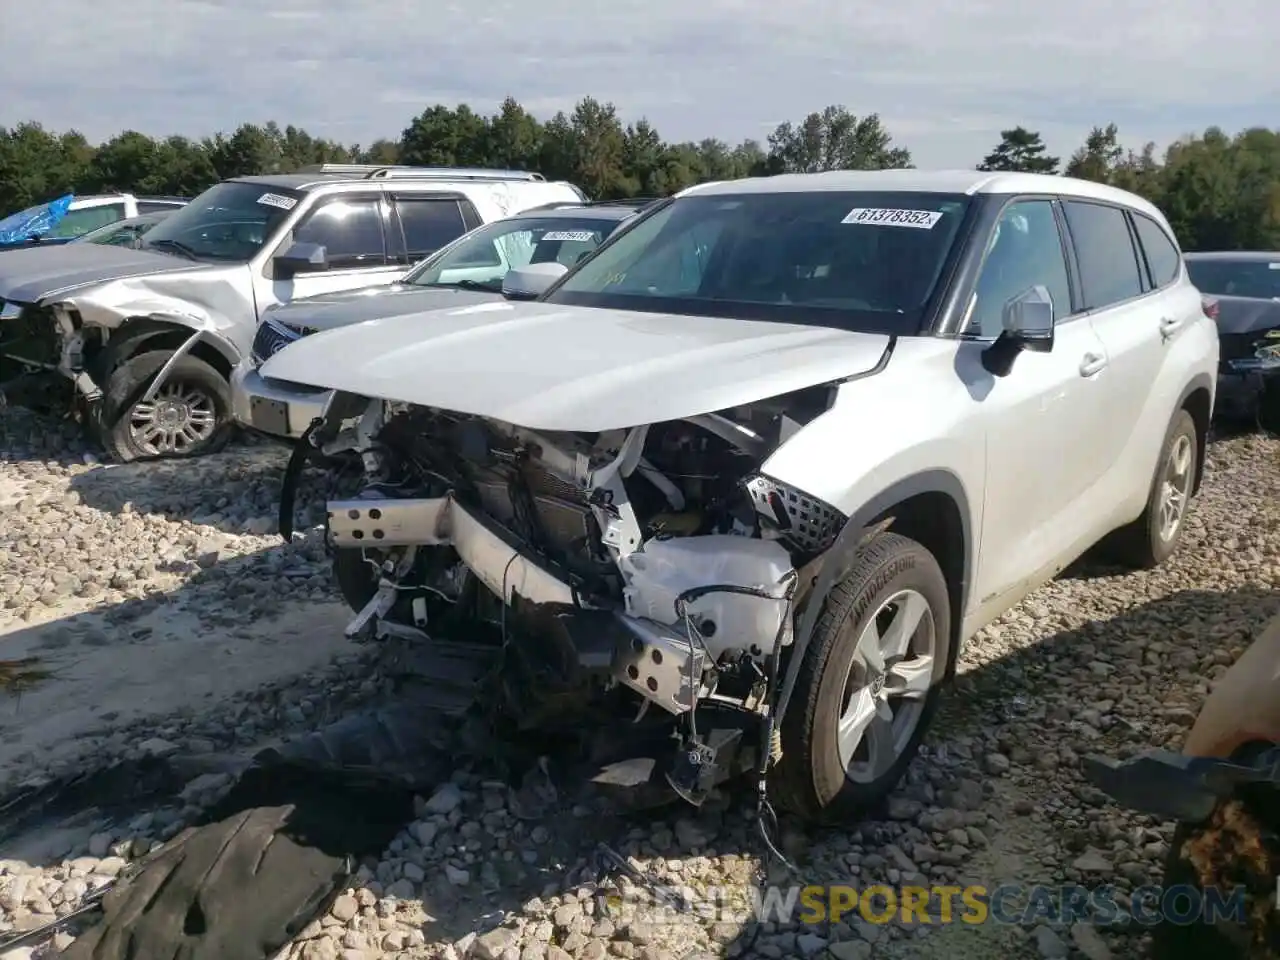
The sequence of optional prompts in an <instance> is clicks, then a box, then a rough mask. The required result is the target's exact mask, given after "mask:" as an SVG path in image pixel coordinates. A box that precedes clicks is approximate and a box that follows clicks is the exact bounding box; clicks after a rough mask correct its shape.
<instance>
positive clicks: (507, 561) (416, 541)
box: [328, 497, 709, 714]
mask: <svg viewBox="0 0 1280 960" xmlns="http://www.w3.org/2000/svg"><path fill="white" fill-rule="evenodd" d="M328 511H329V538H330V542H331V543H332V544H333V545H334V546H336V547H344V548H348V549H359V548H363V547H375V548H382V547H408V546H415V547H421V546H451V547H453V549H454V550H455V551H456V552H457V554H458V557H459V559H461V561H462V562H463V563H464V564H466V566H467V568H468V569H469V570H471V572H472V573H473V574H475V576H476V577H477V578H478V579H479V580H480V582H481V583H483V584H484V585H485V586H486V587H488V588H489V589H490V590H491V591H493V593H494V595H495V596H498V597H501V598H502V599H503V601H504V602H505V603H507V604H510V603H512V601H513V599H514V598H515V597H516V596H517V595H518V596H520V597H521V598H522V599H524V600H526V601H528V602H530V603H535V604H556V605H562V606H565V607H576V606H578V603H577V601H576V595H575V592H574V590H573V588H572V587H571V586H570V585H569V584H567V583H565V582H564V581H563V580H561V579H560V578H559V577H557V576H556V575H555V574H554V573H552V572H551V571H549V570H546V569H544V568H543V567H542V566H541V565H540V564H539V563H538V562H537V561H536V560H534V559H532V558H530V557H527V556H525V555H524V554H522V553H521V552H520V551H519V549H517V548H516V547H515V546H514V545H512V544H511V543H509V542H508V541H507V539H506V538H505V537H504V536H502V534H501V533H500V532H499V531H498V530H497V529H496V528H495V527H493V526H491V525H489V524H488V523H486V522H485V521H484V520H483V519H482V518H481V517H478V516H476V515H475V514H473V513H471V512H470V511H468V510H466V509H465V508H463V507H462V506H461V505H460V504H459V503H458V502H457V501H456V500H454V499H453V498H452V497H440V498H433V499H413V500H410V499H404V500H397V499H369V500H364V499H362V500H331V501H329V504H328ZM613 618H614V623H615V625H616V626H618V627H620V628H621V629H620V630H618V631H616V633H617V640H616V642H615V643H614V645H613V653H612V660H611V662H610V665H609V669H610V671H611V673H612V675H613V677H614V678H615V679H616V680H618V682H620V683H623V684H625V685H626V686H628V687H630V688H631V689H633V690H635V691H636V692H637V693H639V694H640V695H641V696H643V697H645V698H646V699H647V700H651V701H652V702H653V703H654V704H656V705H657V706H659V707H662V708H663V709H664V710H667V711H668V712H670V713H673V714H681V713H685V712H687V711H689V710H691V709H692V708H693V707H694V705H695V704H696V703H697V699H698V696H699V694H700V692H701V691H700V687H701V679H700V678H701V677H702V674H703V671H704V669H705V668H706V667H707V666H709V664H708V663H707V657H706V652H705V651H704V650H701V649H698V648H695V647H693V646H692V644H691V643H690V640H689V638H688V636H686V635H685V634H683V633H681V632H679V631H678V630H676V629H674V628H673V627H671V626H668V625H666V624H662V623H658V622H657V621H654V620H649V619H646V618H643V617H630V616H627V615H626V614H623V613H620V612H615V613H614V614H613ZM691 680H692V683H691Z"/></svg>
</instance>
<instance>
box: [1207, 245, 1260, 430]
mask: <svg viewBox="0 0 1280 960" xmlns="http://www.w3.org/2000/svg"><path fill="white" fill-rule="evenodd" d="M1185 259H1186V261H1187V272H1188V273H1190V275H1191V282H1192V283H1194V284H1195V285H1196V287H1197V288H1198V289H1199V290H1200V292H1201V293H1202V294H1203V295H1204V300H1205V312H1206V313H1208V314H1209V316H1211V317H1212V318H1213V319H1214V321H1215V322H1216V323H1217V324H1218V335H1219V337H1220V339H1221V343H1222V360H1221V368H1220V381H1219V389H1218V408H1219V410H1220V411H1221V412H1222V413H1223V414H1224V415H1225V416H1227V417H1232V418H1245V419H1250V420H1257V421H1258V422H1260V423H1261V424H1262V425H1263V426H1266V427H1268V428H1269V429H1276V428H1277V427H1280V252H1265V251H1256V252H1255V251H1239V250H1235V251H1222V252H1213V253H1188V254H1186V257H1185Z"/></svg>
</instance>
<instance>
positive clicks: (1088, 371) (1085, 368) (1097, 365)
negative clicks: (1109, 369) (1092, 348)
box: [1080, 353, 1107, 377]
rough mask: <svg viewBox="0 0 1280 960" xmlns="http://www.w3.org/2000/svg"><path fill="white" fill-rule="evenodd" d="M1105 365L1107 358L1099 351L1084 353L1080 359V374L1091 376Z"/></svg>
mask: <svg viewBox="0 0 1280 960" xmlns="http://www.w3.org/2000/svg"><path fill="white" fill-rule="evenodd" d="M1106 365H1107V358H1106V357H1104V356H1103V355H1102V354H1100V353H1086V354H1085V355H1084V359H1083V360H1081V361H1080V376H1082V377H1092V376H1093V375H1094V374H1095V373H1097V372H1098V371H1099V370H1101V369H1102V368H1103V367H1105V366H1106Z"/></svg>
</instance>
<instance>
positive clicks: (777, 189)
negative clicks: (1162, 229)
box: [678, 170, 1164, 221]
mask: <svg viewBox="0 0 1280 960" xmlns="http://www.w3.org/2000/svg"><path fill="white" fill-rule="evenodd" d="M826 190H830V191H833V192H835V191H858V190H886V191H902V192H906V193H916V192H919V193H964V194H969V195H973V194H1011V193H1049V194H1056V195H1058V196H1065V197H1079V198H1080V199H1082V200H1106V201H1110V202H1111V203H1119V204H1123V205H1125V206H1128V207H1132V208H1133V209H1135V210H1141V211H1142V212H1143V213H1146V214H1149V215H1152V216H1155V217H1156V218H1158V219H1159V220H1161V221H1163V220H1164V217H1163V216H1161V214H1160V211H1159V210H1157V209H1156V208H1155V207H1154V206H1152V205H1151V204H1150V203H1148V202H1147V201H1146V200H1144V199H1142V197H1139V196H1138V195H1137V194H1133V193H1129V192H1128V191H1127V190H1118V189H1116V188H1115V187H1109V186H1107V185H1106V184H1102V183H1093V182H1092V181H1089V180H1077V179H1075V178H1074V177H1059V176H1055V175H1052V174H1047V173H999V172H988V171H985V170H831V171H829V172H827V173H783V174H779V175H778V176H775V177H750V178H748V179H744V180H721V181H717V182H715V183H702V184H698V185H697V186H695V187H689V188H688V189H687V190H683V191H681V192H680V193H679V194H678V196H682V197H683V196H690V195H692V194H700V195H726V194H742V193H815V192H818V191H826Z"/></svg>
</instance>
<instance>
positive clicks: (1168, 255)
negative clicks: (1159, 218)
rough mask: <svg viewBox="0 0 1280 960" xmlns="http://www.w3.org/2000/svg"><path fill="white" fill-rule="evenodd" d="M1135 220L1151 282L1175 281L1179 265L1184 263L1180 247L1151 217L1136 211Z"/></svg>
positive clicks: (1159, 284) (1164, 282) (1159, 283)
mask: <svg viewBox="0 0 1280 960" xmlns="http://www.w3.org/2000/svg"><path fill="white" fill-rule="evenodd" d="M1133 222H1134V224H1135V225H1136V226H1137V228H1138V242H1139V243H1141V244H1142V252H1143V253H1145V254H1146V255H1147V266H1148V267H1149V268H1150V270H1151V283H1152V284H1153V285H1154V286H1156V287H1163V286H1164V285H1165V284H1166V283H1173V281H1174V280H1175V279H1176V278H1177V276H1178V267H1179V265H1180V264H1181V263H1182V256H1181V254H1179V253H1178V248H1177V247H1175V246H1174V245H1173V241H1172V240H1170V239H1169V235H1168V234H1167V233H1165V232H1164V228H1162V227H1161V226H1160V224H1158V223H1156V222H1155V221H1154V220H1152V219H1151V218H1150V217H1144V216H1143V215H1142V214H1140V213H1135V214H1134V215H1133Z"/></svg>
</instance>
